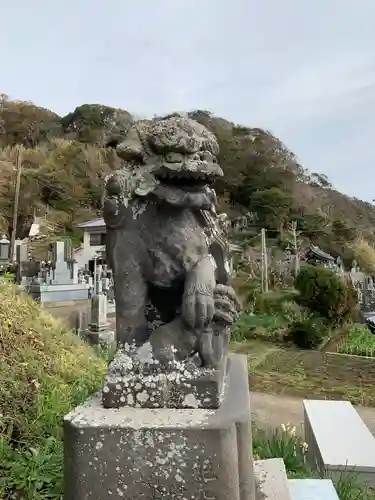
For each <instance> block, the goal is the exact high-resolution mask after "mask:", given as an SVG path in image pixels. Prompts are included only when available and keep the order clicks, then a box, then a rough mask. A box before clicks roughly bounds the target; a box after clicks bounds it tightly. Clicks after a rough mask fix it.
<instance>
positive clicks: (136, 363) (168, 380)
mask: <svg viewBox="0 0 375 500" xmlns="http://www.w3.org/2000/svg"><path fill="white" fill-rule="evenodd" d="M227 364H228V363H227V358H225V359H223V362H222V363H221V365H220V367H219V369H212V368H211V369H210V368H205V369H204V368H201V367H199V366H197V365H196V364H195V363H194V362H193V361H192V362H191V363H184V362H177V361H176V362H174V363H171V364H170V365H169V366H167V367H165V366H163V365H161V364H160V363H159V362H158V360H156V359H154V357H153V353H152V347H151V345H150V343H149V342H147V343H146V344H144V345H143V346H141V347H140V348H136V347H133V348H131V347H130V346H126V347H124V348H123V349H121V350H118V351H117V353H116V355H115V357H114V359H113V361H112V362H111V364H110V366H109V371H108V376H107V378H106V383H105V386H104V388H103V405H104V407H105V408H120V407H124V406H133V407H141V408H205V409H216V408H218V407H219V405H220V402H221V400H222V398H223V394H224V382H225V376H226V373H227Z"/></svg>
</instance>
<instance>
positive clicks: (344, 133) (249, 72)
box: [0, 0, 375, 200]
mask: <svg viewBox="0 0 375 500" xmlns="http://www.w3.org/2000/svg"><path fill="white" fill-rule="evenodd" d="M0 18H1V24H0V26H1V27H0V43H1V46H2V47H3V51H2V54H1V62H0V92H4V93H6V94H8V95H9V96H10V97H11V98H14V99H25V100H31V101H33V102H34V103H35V104H38V105H40V106H44V107H47V108H50V109H52V110H54V111H56V112H57V113H59V114H66V113H68V112H69V111H71V110H73V109H74V108H75V107H76V106H78V105H80V104H83V103H100V104H107V105H110V106H114V107H119V108H124V109H127V110H129V111H130V112H133V113H137V114H140V115H150V116H152V115H153V114H154V113H163V112H170V111H173V110H192V109H197V108H200V109H205V110H209V111H212V112H214V113H215V114H217V115H219V116H222V117H224V118H227V119H229V120H231V121H234V122H237V123H240V124H243V125H248V126H254V127H255V126H256V127H265V128H267V129H269V130H271V131H272V132H273V133H274V134H275V135H277V136H278V137H279V138H280V139H281V140H283V141H284V143H285V144H286V145H287V146H288V147H289V148H290V149H292V150H293V151H294V152H295V153H296V154H297V155H298V156H299V158H300V159H301V161H302V163H303V164H304V165H305V166H306V167H307V168H309V169H310V170H312V171H318V172H322V173H325V174H327V175H328V176H329V178H330V179H331V181H332V182H333V184H334V185H335V186H336V187H337V189H339V190H342V191H344V192H346V193H347V194H349V195H351V196H356V197H359V198H362V199H367V200H372V199H373V198H375V193H374V187H375V181H374V180H373V179H375V148H374V146H372V144H373V136H374V129H375V127H374V125H375V29H374V21H375V0H314V1H308V0H262V1H257V2H254V1H253V0H225V1H224V0H190V1H185V2H184V1H182V0H133V1H131V0H105V1H104V0H97V1H92V0H91V1H89V0H65V1H64V2H61V3H60V2H53V1H51V0H33V1H32V2H30V1H27V0H12V1H10V0H2V2H1V9H0Z"/></svg>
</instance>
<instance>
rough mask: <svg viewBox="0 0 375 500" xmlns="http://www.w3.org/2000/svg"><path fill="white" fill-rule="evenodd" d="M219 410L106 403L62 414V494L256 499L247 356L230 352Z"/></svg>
mask: <svg viewBox="0 0 375 500" xmlns="http://www.w3.org/2000/svg"><path fill="white" fill-rule="evenodd" d="M229 358H230V359H229V361H230V363H229V368H228V375H227V382H226V387H225V390H224V396H223V400H222V404H221V405H220V407H219V408H218V409H216V410H205V409H201V408H197V409H169V408H158V409H151V408H135V407H123V408H120V409H105V408H104V407H103V405H102V401H101V396H100V395H97V396H96V397H94V398H93V399H91V400H90V401H88V402H87V403H86V404H84V405H82V406H80V407H78V408H77V409H76V410H75V411H73V412H72V413H70V414H69V415H67V416H66V418H65V421H64V427H65V500H83V499H87V500H88V499H90V500H115V499H116V500H117V499H121V498H126V499H128V500H133V499H134V500H135V499H137V500H153V499H163V500H203V499H206V500H254V495H255V493H254V482H253V464H252V436H251V415H250V398H249V387H248V372H247V362H246V357H245V356H241V355H231V356H230V357H229Z"/></svg>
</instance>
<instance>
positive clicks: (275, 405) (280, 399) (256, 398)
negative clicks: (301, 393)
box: [250, 392, 375, 436]
mask: <svg viewBox="0 0 375 500" xmlns="http://www.w3.org/2000/svg"><path fill="white" fill-rule="evenodd" d="M250 397H251V412H252V416H253V422H254V423H255V425H256V426H257V427H259V428H262V429H267V428H275V427H279V426H280V425H281V424H287V423H290V424H292V425H295V426H296V428H297V431H298V433H300V434H301V435H302V433H303V406H302V401H303V400H302V399H299V398H293V397H290V396H277V395H274V394H264V393H260V392H252V393H251V395H250ZM356 410H357V411H358V413H359V415H360V417H361V418H362V420H363V421H364V423H365V424H366V425H367V427H368V428H369V429H370V431H371V432H372V434H373V435H374V436H375V408H365V407H363V406H357V407H356Z"/></svg>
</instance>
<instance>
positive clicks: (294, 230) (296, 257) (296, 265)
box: [290, 220, 299, 277]
mask: <svg viewBox="0 0 375 500" xmlns="http://www.w3.org/2000/svg"><path fill="white" fill-rule="evenodd" d="M290 229H291V233H292V245H293V253H294V276H295V277H296V276H297V274H298V273H299V244H298V241H297V221H295V220H294V221H293V222H292V223H291V226H290Z"/></svg>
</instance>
